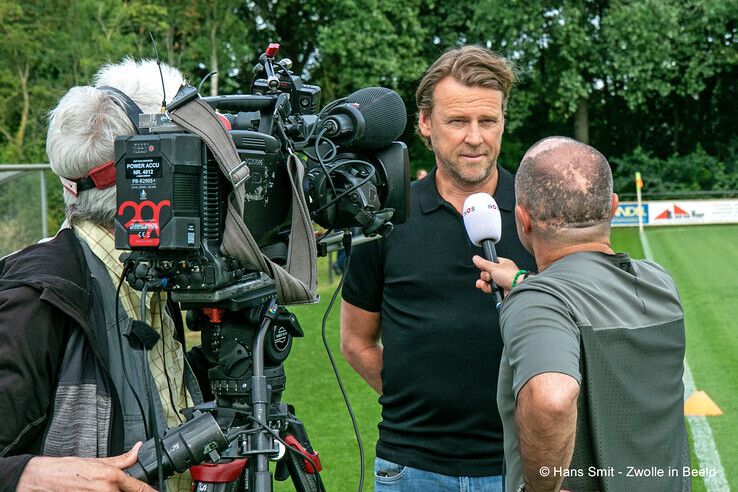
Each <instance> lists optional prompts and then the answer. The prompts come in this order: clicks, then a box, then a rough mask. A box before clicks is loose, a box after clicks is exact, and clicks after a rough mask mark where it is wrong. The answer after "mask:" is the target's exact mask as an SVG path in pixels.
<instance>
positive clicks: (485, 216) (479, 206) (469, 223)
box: [462, 193, 502, 246]
mask: <svg viewBox="0 0 738 492" xmlns="http://www.w3.org/2000/svg"><path fill="white" fill-rule="evenodd" d="M462 215H463V216H464V227H466V233H467V234H468V235H469V239H471V241H472V242H473V243H474V244H475V245H476V246H481V245H482V241H484V240H485V239H491V240H492V241H494V242H495V243H496V242H497V241H499V240H500V236H501V235H502V219H501V218H500V209H499V208H497V202H495V199H494V198H492V197H491V196H489V195H488V194H487V193H474V194H473V195H469V197H468V198H467V199H466V200H465V201H464V209H463V211H462Z"/></svg>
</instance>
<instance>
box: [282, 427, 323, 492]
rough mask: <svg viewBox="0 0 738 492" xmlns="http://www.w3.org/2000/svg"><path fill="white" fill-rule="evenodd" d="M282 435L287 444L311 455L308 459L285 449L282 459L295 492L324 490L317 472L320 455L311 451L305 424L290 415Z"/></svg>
mask: <svg viewBox="0 0 738 492" xmlns="http://www.w3.org/2000/svg"><path fill="white" fill-rule="evenodd" d="M282 437H283V438H284V440H285V442H286V443H287V444H289V445H290V446H292V447H294V448H297V449H299V450H300V451H303V452H304V453H305V454H307V455H308V456H310V457H312V459H311V460H310V461H308V460H307V458H305V457H303V456H302V455H300V454H298V453H295V452H294V451H290V450H287V454H286V455H285V457H284V458H283V459H284V460H285V462H286V464H287V469H288V470H289V474H290V477H291V478H292V483H293V484H294V486H295V490H296V491H297V492H325V487H324V486H323V480H321V478H320V474H319V472H320V470H321V469H322V465H321V464H320V457H319V456H318V453H316V452H315V451H313V448H312V446H311V445H310V440H309V439H308V436H307V432H306V431H305V426H304V425H303V423H302V422H301V421H300V419H298V418H297V417H295V416H294V415H290V418H289V420H288V424H287V431H286V432H284V433H283V435H282Z"/></svg>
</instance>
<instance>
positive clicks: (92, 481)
mask: <svg viewBox="0 0 738 492" xmlns="http://www.w3.org/2000/svg"><path fill="white" fill-rule="evenodd" d="M140 447H141V443H140V442H139V443H137V444H136V445H135V446H133V448H131V450H130V451H128V452H127V453H125V454H121V455H118V456H112V457H110V458H75V457H64V458H52V457H47V456H36V457H35V458H32V459H31V461H29V462H28V464H27V465H26V467H25V469H24V470H23V473H22V474H21V477H20V480H19V481H18V487H17V488H16V490H17V491H18V492H36V491H39V492H40V491H60V492H61V491H67V490H75V491H90V492H96V491H106V492H107V491H110V492H156V491H155V490H154V489H153V488H151V487H149V486H148V485H146V484H145V483H143V482H140V481H138V480H136V479H134V478H132V477H129V476H128V475H126V474H125V473H124V472H123V470H124V469H125V468H128V467H129V466H131V465H133V464H134V463H135V462H136V457H137V456H138V450H139V448H140Z"/></svg>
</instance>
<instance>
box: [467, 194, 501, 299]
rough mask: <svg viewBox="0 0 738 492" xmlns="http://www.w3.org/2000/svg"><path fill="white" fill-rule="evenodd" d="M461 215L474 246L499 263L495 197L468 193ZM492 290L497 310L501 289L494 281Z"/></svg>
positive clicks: (499, 218) (497, 216)
mask: <svg viewBox="0 0 738 492" xmlns="http://www.w3.org/2000/svg"><path fill="white" fill-rule="evenodd" d="M462 215H463V216H464V227H465V228H466V233H467V235H468V236H469V239H471V241H472V242H473V243H474V245H475V246H481V247H482V250H483V251H484V257H485V258H486V259H488V260H490V261H493V262H495V263H499V260H498V259H497V251H496V250H495V243H496V242H497V241H499V240H500V236H502V219H501V217H500V209H499V208H497V202H495V199H494V198H492V197H491V196H489V195H488V194H487V193H474V194H473V195H469V197H467V199H466V200H464V209H463V211H462ZM492 292H493V293H494V296H495V307H496V308H497V309H498V310H499V309H500V308H501V307H502V289H500V288H499V287H498V286H497V285H496V284H495V283H494V281H492Z"/></svg>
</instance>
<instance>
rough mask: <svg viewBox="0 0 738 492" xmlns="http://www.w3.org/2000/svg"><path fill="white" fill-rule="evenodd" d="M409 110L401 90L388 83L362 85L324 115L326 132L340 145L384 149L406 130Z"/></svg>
mask: <svg viewBox="0 0 738 492" xmlns="http://www.w3.org/2000/svg"><path fill="white" fill-rule="evenodd" d="M406 123H407V112H406V111H405V103H404V102H403V101H402V98H401V97H400V95H399V94H397V93H396V92H395V91H393V90H391V89H386V88H384V87H366V88H364V89H359V90H358V91H356V92H354V93H352V94H351V95H349V96H348V97H347V98H346V102H345V103H343V104H340V105H338V106H336V107H335V108H333V109H332V110H330V112H329V113H328V114H327V115H326V116H325V118H324V119H323V128H325V129H326V136H327V137H328V138H330V139H331V140H333V141H334V142H335V143H336V144H338V145H343V146H346V147H356V148H360V149H381V148H383V147H387V146H388V145H389V144H391V143H392V142H393V141H394V140H396V139H397V138H398V137H399V136H400V135H402V132H403V131H404V130H405V124H406Z"/></svg>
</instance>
